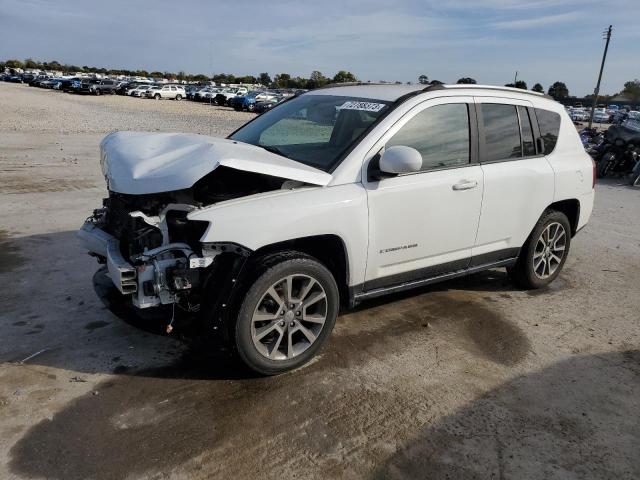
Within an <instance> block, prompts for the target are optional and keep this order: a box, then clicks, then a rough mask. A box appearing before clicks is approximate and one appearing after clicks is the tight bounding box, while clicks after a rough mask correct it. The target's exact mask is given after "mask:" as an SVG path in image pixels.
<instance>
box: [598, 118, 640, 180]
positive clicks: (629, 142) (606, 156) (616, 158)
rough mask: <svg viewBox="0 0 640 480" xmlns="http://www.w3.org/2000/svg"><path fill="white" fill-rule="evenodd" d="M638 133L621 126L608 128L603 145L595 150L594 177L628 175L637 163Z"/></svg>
mask: <svg viewBox="0 0 640 480" xmlns="http://www.w3.org/2000/svg"><path fill="white" fill-rule="evenodd" d="M639 146H640V132H637V131H635V130H631V129H628V128H625V127H623V126H621V127H618V126H613V127H610V128H609V129H608V130H607V131H606V133H605V135H604V141H603V143H602V144H601V145H600V146H599V147H598V148H597V152H596V156H595V160H596V175H597V176H598V177H599V178H603V177H606V176H608V175H611V174H613V173H617V174H620V175H628V174H630V173H632V172H633V171H634V169H635V168H636V165H637V163H638V160H639V157H638V154H639V150H640V148H639Z"/></svg>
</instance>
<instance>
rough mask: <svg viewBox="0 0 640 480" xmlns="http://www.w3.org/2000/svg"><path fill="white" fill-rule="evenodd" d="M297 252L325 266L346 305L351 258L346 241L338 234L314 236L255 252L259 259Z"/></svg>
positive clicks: (341, 300) (277, 244) (295, 239)
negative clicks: (267, 255)
mask: <svg viewBox="0 0 640 480" xmlns="http://www.w3.org/2000/svg"><path fill="white" fill-rule="evenodd" d="M285 250H288V251H291V250H293V251H297V252H301V253H305V254H307V255H310V256H312V257H314V258H317V259H318V261H320V262H321V263H322V264H323V265H325V266H326V267H327V268H328V269H329V271H330V272H331V274H332V275H333V277H334V278H335V280H336V284H337V285H338V291H339V293H340V302H341V303H342V304H344V305H346V304H347V303H346V302H347V301H348V298H349V288H348V285H349V256H348V253H347V247H346V244H345V242H344V240H343V239H342V238H341V237H340V236H338V235H336V234H324V235H313V236H308V237H300V238H294V239H289V240H285V241H282V242H277V243H272V244H269V245H264V246H262V247H260V248H259V249H257V250H256V251H254V252H253V253H252V254H251V257H253V258H257V257H258V256H263V255H266V254H270V253H275V252H279V251H285Z"/></svg>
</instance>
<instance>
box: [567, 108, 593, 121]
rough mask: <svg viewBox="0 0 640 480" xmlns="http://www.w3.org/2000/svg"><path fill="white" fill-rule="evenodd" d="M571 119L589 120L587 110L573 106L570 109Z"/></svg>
mask: <svg viewBox="0 0 640 480" xmlns="http://www.w3.org/2000/svg"><path fill="white" fill-rule="evenodd" d="M571 120H573V121H574V122H586V121H588V120H589V112H587V111H586V110H585V109H583V108H574V109H573V110H571Z"/></svg>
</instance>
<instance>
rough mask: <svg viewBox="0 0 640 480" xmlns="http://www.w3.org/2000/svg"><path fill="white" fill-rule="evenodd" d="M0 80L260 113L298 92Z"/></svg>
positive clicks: (42, 79) (139, 83)
mask: <svg viewBox="0 0 640 480" xmlns="http://www.w3.org/2000/svg"><path fill="white" fill-rule="evenodd" d="M0 80H4V81H8V82H14V83H26V84H28V85H30V86H32V87H40V88H46V89H52V90H60V91H63V92H68V93H78V94H89V95H96V96H100V95H126V96H130V97H137V98H153V99H155V100H163V99H170V100H176V101H180V100H182V99H189V100H193V101H196V102H207V103H210V104H215V105H220V106H228V107H232V108H233V109H235V110H238V111H247V112H256V113H262V112H264V111H266V110H269V109H270V108H272V107H273V106H274V105H277V104H278V103H280V102H282V101H283V100H286V99H287V98H290V97H292V96H294V95H296V94H297V93H300V91H299V90H291V89H266V88H263V87H255V88H254V87H253V86H214V85H210V84H187V85H185V84H183V83H152V82H150V81H120V80H116V79H110V78H91V77H59V76H51V75H29V74H23V75H9V74H5V75H0Z"/></svg>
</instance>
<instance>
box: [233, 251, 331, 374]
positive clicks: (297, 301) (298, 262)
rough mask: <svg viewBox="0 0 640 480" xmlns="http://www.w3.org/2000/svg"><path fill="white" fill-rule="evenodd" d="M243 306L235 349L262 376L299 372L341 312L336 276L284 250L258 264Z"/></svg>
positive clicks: (307, 258) (238, 318) (316, 350)
mask: <svg viewBox="0 0 640 480" xmlns="http://www.w3.org/2000/svg"><path fill="white" fill-rule="evenodd" d="M252 278H253V281H251V282H250V285H247V290H246V294H245V295H244V298H243V300H242V303H241V304H240V306H239V308H238V316H237V320H236V324H235V335H234V338H235V346H236V349H237V351H238V354H239V356H240V358H241V359H242V361H243V362H244V363H245V364H246V365H247V366H248V367H249V368H251V369H252V370H254V371H256V372H258V373H261V374H263V375H275V374H278V373H282V372H286V371H288V370H292V369H294V368H298V367H300V366H302V365H304V364H305V363H306V362H308V361H309V360H310V359H311V358H313V357H314V356H315V355H316V353H317V352H318V350H319V349H320V348H321V347H322V345H323V344H324V343H325V341H326V340H327V338H328V336H329V334H330V333H331V330H332V329H333V326H334V324H335V321H336V317H337V315H338V309H339V294H338V287H337V285H336V282H335V279H334V278H333V275H332V274H331V272H330V271H329V270H328V269H327V268H326V267H325V266H324V265H323V264H321V263H320V262H319V261H317V260H316V259H315V258H313V257H310V256H307V255H305V254H302V253H298V252H284V253H278V254H274V255H270V256H268V257H265V258H264V259H263V260H261V261H259V262H258V266H257V267H256V270H255V274H254V275H253V276H252Z"/></svg>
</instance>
